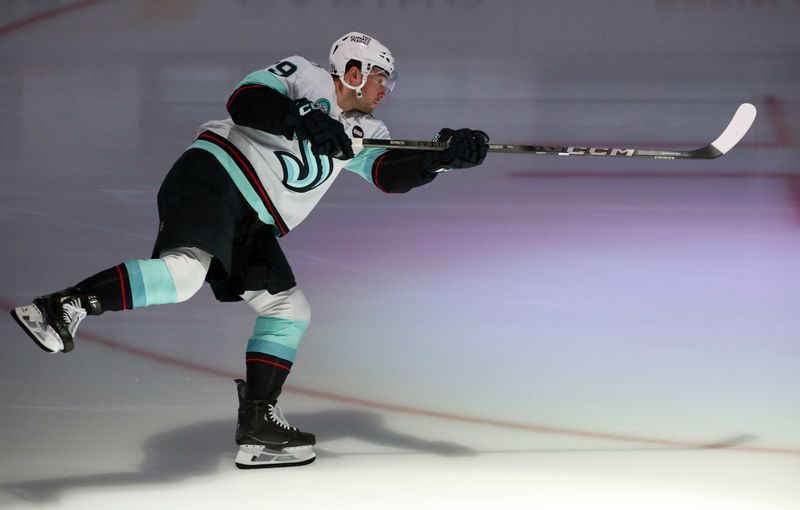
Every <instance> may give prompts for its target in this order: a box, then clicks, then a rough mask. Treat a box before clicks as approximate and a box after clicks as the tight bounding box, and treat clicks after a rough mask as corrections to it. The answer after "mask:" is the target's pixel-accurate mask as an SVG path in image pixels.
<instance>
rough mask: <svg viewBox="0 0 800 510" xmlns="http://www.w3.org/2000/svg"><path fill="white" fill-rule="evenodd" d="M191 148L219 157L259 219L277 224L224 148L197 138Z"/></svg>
mask: <svg viewBox="0 0 800 510" xmlns="http://www.w3.org/2000/svg"><path fill="white" fill-rule="evenodd" d="M189 148H190V149H203V150H205V151H208V152H210V153H211V154H213V155H214V157H215V158H217V161H219V163H220V164H221V165H222V166H223V168H225V171H226V172H228V175H229V176H230V178H231V180H233V183H234V184H235V185H236V187H237V188H238V189H239V192H240V193H241V194H242V196H243V197H244V199H245V200H246V201H247V203H248V204H250V207H252V208H253V210H254V211H255V212H256V214H258V219H259V220H261V221H262V222H263V223H266V224H267V225H276V223H275V218H273V217H272V215H271V214H270V213H269V211H267V208H266V206H265V205H264V202H263V201H262V200H261V197H259V196H258V193H256V190H254V189H253V186H251V185H250V182H249V181H248V180H247V178H246V177H245V176H244V175H242V171H241V170H240V169H239V167H238V166H237V165H236V162H234V161H233V158H231V157H230V156H229V155H228V153H227V152H225V151H224V150H222V148H221V147H219V146H217V145H214V144H213V143H211V142H207V141H205V140H195V142H194V143H193V144H192V145H190V146H189Z"/></svg>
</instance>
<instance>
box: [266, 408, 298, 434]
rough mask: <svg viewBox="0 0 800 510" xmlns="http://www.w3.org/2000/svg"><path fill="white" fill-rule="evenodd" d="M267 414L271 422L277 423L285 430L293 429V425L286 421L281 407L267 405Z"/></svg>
mask: <svg viewBox="0 0 800 510" xmlns="http://www.w3.org/2000/svg"><path fill="white" fill-rule="evenodd" d="M269 416H270V418H271V419H272V421H273V422H275V423H277V424H278V425H280V426H281V427H283V428H285V429H286V430H294V427H292V426H291V425H289V422H288V421H286V417H285V416H284V415H283V411H281V408H280V407H278V406H277V405H273V404H270V405H269Z"/></svg>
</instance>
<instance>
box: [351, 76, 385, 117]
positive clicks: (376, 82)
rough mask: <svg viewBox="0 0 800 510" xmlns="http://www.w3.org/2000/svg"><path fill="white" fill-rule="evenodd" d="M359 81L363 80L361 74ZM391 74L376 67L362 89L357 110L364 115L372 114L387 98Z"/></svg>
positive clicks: (357, 100)
mask: <svg viewBox="0 0 800 510" xmlns="http://www.w3.org/2000/svg"><path fill="white" fill-rule="evenodd" d="M358 78H359V81H360V79H361V76H360V73H359V76H358ZM388 81H389V74H388V73H387V72H386V71H384V70H383V69H381V68H379V67H374V68H373V69H372V70H371V71H370V73H369V75H368V76H367V82H366V83H365V84H364V86H363V87H362V88H361V97H360V98H356V104H357V109H358V110H360V111H362V112H364V113H372V112H373V111H375V108H377V107H378V103H380V102H381V101H382V100H383V98H384V97H386V92H387V88H386V86H387V83H388Z"/></svg>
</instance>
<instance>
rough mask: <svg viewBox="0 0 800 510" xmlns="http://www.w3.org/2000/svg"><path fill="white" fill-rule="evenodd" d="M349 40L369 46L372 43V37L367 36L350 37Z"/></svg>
mask: <svg viewBox="0 0 800 510" xmlns="http://www.w3.org/2000/svg"><path fill="white" fill-rule="evenodd" d="M350 40H351V41H352V42H354V43H361V44H369V43H370V41H372V37H370V36H368V35H364V34H361V35H351V36H350Z"/></svg>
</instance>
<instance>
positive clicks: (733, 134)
mask: <svg viewBox="0 0 800 510" xmlns="http://www.w3.org/2000/svg"><path fill="white" fill-rule="evenodd" d="M755 118H756V107H755V106H753V105H752V104H750V103H742V104H741V105H739V108H738V109H737V110H736V113H735V114H734V115H733V119H731V121H730V123H729V124H728V127H726V128H725V131H723V132H722V134H721V135H719V137H717V139H716V140H714V141H713V142H711V143H710V144H708V145H706V146H705V147H701V148H699V149H694V150H689V151H662V150H651V149H617V148H606V147H567V146H540V145H511V144H498V143H490V144H489V152H510V153H521V154H552V155H555V156H620V157H641V158H652V159H713V158H718V157H720V156H722V155H723V154H725V153H727V152H728V151H729V150H731V149H732V148H733V146H734V145H736V144H737V143H739V140H741V139H742V138H743V137H744V135H745V134H747V131H748V130H749V129H750V126H751V125H752V124H753V121H754V120H755ZM353 147H375V148H383V149H416V150H426V151H442V150H445V149H447V147H448V144H447V142H426V141H422V140H385V139H380V138H364V139H361V138H356V139H354V140H353Z"/></svg>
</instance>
